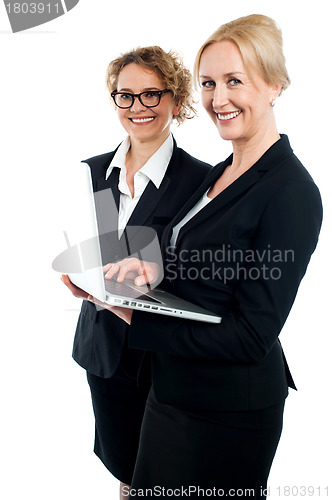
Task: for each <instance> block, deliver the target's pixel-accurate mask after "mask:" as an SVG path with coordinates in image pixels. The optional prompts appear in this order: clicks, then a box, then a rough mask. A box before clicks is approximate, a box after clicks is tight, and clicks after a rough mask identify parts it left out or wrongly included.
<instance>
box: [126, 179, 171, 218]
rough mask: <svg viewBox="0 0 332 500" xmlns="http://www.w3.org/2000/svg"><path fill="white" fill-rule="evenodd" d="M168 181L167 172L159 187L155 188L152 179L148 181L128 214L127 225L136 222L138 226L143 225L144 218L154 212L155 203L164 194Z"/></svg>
mask: <svg viewBox="0 0 332 500" xmlns="http://www.w3.org/2000/svg"><path fill="white" fill-rule="evenodd" d="M170 182H171V181H170V179H169V177H168V176H167V174H165V176H164V178H163V180H162V183H161V184H160V186H159V189H158V188H156V186H155V185H154V184H153V182H152V181H149V183H148V185H147V186H146V188H145V190H144V192H143V194H142V196H141V198H140V199H139V201H138V203H137V205H136V207H135V210H134V211H133V213H132V214H131V216H130V219H129V221H128V223H127V225H128V226H136V225H138V224H139V225H140V226H144V224H145V222H146V220H147V219H148V218H149V217H150V216H151V213H153V212H154V209H155V207H156V205H157V204H158V203H159V200H160V199H161V197H162V196H163V195H164V193H165V191H166V189H167V188H168V186H169V184H170Z"/></svg>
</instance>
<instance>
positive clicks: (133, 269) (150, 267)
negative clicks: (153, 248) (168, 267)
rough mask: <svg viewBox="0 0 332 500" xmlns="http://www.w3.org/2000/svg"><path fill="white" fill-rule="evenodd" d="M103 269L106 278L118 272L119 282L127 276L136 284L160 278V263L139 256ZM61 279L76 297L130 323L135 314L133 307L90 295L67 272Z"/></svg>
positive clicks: (152, 281)
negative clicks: (71, 279)
mask: <svg viewBox="0 0 332 500" xmlns="http://www.w3.org/2000/svg"><path fill="white" fill-rule="evenodd" d="M103 271H104V273H105V279H112V278H113V277H114V276H115V275H116V274H118V276H117V281H118V282H122V281H123V280H124V278H127V279H132V280H133V281H134V283H135V285H137V286H142V285H145V284H147V283H149V284H151V283H154V282H155V281H156V280H157V279H158V276H159V271H160V270H159V266H158V264H156V263H154V262H144V261H141V260H139V259H137V258H128V259H124V260H122V261H121V262H116V263H114V264H111V263H109V264H106V266H104V268H103ZM61 281H62V282H63V283H64V284H65V285H66V286H67V287H68V288H69V290H70V291H71V293H72V294H73V295H74V297H76V298H79V299H83V300H88V301H89V302H92V303H94V304H95V305H98V306H100V307H103V308H104V309H108V310H109V311H111V312H112V313H114V314H115V315H116V316H118V317H119V318H120V319H122V320H123V321H125V322H126V323H128V325H130V323H131V318H132V314H133V310H132V309H127V308H124V307H117V306H111V305H110V304H107V303H105V302H101V301H100V300H98V299H97V298H96V297H93V296H92V295H89V294H88V293H87V292H85V291H84V290H82V289H81V288H79V287H78V286H76V285H74V283H72V282H71V281H70V279H69V276H67V275H66V274H63V275H62V276H61Z"/></svg>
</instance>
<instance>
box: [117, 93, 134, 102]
mask: <svg viewBox="0 0 332 500" xmlns="http://www.w3.org/2000/svg"><path fill="white" fill-rule="evenodd" d="M119 98H120V100H121V101H128V100H129V99H132V94H118V99H119Z"/></svg>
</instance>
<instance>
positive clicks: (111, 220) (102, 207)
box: [95, 168, 120, 256]
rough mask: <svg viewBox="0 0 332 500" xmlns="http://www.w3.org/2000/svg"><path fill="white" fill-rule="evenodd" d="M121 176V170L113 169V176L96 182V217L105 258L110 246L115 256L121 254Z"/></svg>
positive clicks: (101, 178)
mask: <svg viewBox="0 0 332 500" xmlns="http://www.w3.org/2000/svg"><path fill="white" fill-rule="evenodd" d="M119 174H120V169H119V168H113V170H112V172H111V175H110V176H109V177H108V178H107V179H105V177H104V176H103V177H100V178H99V179H97V182H96V188H97V189H96V192H95V205H96V216H97V221H98V229H99V236H100V242H101V247H102V254H103V256H104V255H105V249H106V248H107V246H108V245H109V247H110V250H111V251H112V252H113V254H116V255H118V254H119V239H118V224H119V203H120V191H119V189H118V182H119Z"/></svg>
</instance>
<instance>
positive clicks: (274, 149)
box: [164, 135, 292, 246]
mask: <svg viewBox="0 0 332 500" xmlns="http://www.w3.org/2000/svg"><path fill="white" fill-rule="evenodd" d="M291 152H292V150H291V147H290V145H289V142H288V138H287V136H285V135H281V138H280V140H279V141H277V142H276V143H275V144H273V145H272V146H271V147H270V148H269V149H268V150H267V151H266V152H265V153H264V154H263V155H262V156H261V158H259V160H258V161H257V162H256V163H255V164H254V165H253V166H252V167H251V168H250V169H249V170H247V171H246V172H245V173H244V174H242V175H241V176H240V177H239V178H238V179H236V181H234V182H233V183H232V184H231V185H230V186H228V187H227V188H226V189H225V190H224V191H222V192H221V193H220V194H219V195H218V196H216V197H215V198H214V199H213V200H211V202H210V203H209V204H208V205H206V206H205V207H204V208H203V209H202V210H200V211H199V212H198V213H197V214H196V215H195V216H194V217H193V218H192V219H190V220H189V221H188V223H187V224H185V226H183V227H182V228H181V230H180V232H179V236H178V239H177V246H178V244H180V241H181V238H182V237H183V235H184V234H185V233H186V232H187V231H189V230H191V229H192V228H193V227H194V226H196V225H197V224H201V223H202V222H204V220H206V219H208V218H209V217H211V215H213V214H214V213H215V212H217V211H218V212H220V213H221V211H222V209H223V208H225V207H226V206H227V205H228V204H230V203H235V201H236V199H237V198H240V197H241V196H243V195H244V193H245V192H246V191H248V190H249V189H250V188H251V187H252V186H253V185H254V184H256V182H258V181H259V180H260V179H261V178H262V177H263V176H264V175H265V174H266V173H267V172H268V171H270V170H272V169H273V167H275V166H276V165H277V164H278V162H280V160H281V159H282V158H283V157H284V156H287V155H289V154H290V153H291ZM231 161H232V155H231V156H229V158H227V160H225V161H224V162H223V163H221V164H220V165H217V166H216V167H215V168H214V169H213V171H212V172H211V173H210V175H208V177H207V178H206V180H205V182H204V184H203V185H202V187H201V189H199V191H197V193H195V195H194V196H192V198H191V199H190V200H189V202H188V203H187V204H186V205H185V206H184V207H183V209H182V210H181V212H180V213H179V214H178V216H177V217H176V218H175V219H174V220H173V221H172V223H171V224H170V226H168V227H167V230H168V233H167V234H166V232H165V237H167V240H166V239H165V240H164V241H165V242H166V244H167V242H169V239H170V236H171V231H172V228H173V227H174V226H175V225H176V224H178V223H179V222H180V221H181V220H182V219H183V217H184V216H185V215H186V214H187V213H188V212H189V210H191V208H193V207H194V206H195V204H196V203H197V202H198V201H199V200H200V198H201V197H202V196H203V194H204V193H205V192H206V191H207V189H208V187H209V186H212V185H213V184H214V183H215V182H216V180H217V179H218V178H219V177H220V176H221V175H222V173H223V171H224V170H225V168H226V167H227V166H228V165H229V164H230V163H231Z"/></svg>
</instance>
